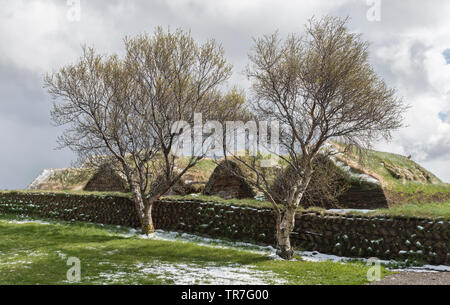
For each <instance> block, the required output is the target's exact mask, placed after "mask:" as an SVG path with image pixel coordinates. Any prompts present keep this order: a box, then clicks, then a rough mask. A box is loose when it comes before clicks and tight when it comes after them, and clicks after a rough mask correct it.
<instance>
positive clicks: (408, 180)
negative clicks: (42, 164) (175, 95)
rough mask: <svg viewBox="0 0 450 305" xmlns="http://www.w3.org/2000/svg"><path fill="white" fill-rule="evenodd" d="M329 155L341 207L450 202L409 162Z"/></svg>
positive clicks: (195, 186)
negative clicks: (343, 186) (340, 184)
mask: <svg viewBox="0 0 450 305" xmlns="http://www.w3.org/2000/svg"><path fill="white" fill-rule="evenodd" d="M327 149H330V150H332V151H333V152H334V154H333V156H332V157H331V159H332V160H333V161H334V163H335V165H336V166H337V167H338V168H340V169H341V170H342V172H343V173H344V174H345V176H346V177H347V178H346V180H347V181H346V182H347V183H348V191H347V192H346V193H345V194H343V195H342V196H341V197H340V198H339V203H340V205H341V206H342V207H346V208H369V209H372V208H383V207H388V206H392V205H397V204H405V203H423V202H432V201H433V202H443V201H446V200H450V185H449V184H446V183H443V182H442V181H441V180H440V179H439V178H438V177H436V176H435V175H434V174H433V173H431V172H429V171H428V170H426V169H424V168H423V167H421V166H420V165H419V164H417V163H416V162H414V161H413V160H410V159H408V158H407V157H404V156H401V155H397V154H392V153H386V152H379V151H375V150H364V149H361V150H358V151H357V150H356V149H349V150H346V151H344V147H343V146H342V145H340V144H337V143H330V144H328V145H327ZM184 163H185V160H183V159H180V160H179V161H178V166H179V167H182V166H183V165H184ZM215 167H216V163H215V162H214V161H212V160H208V159H205V160H202V161H200V162H199V164H197V166H195V167H194V168H192V169H190V170H189V172H188V173H187V174H186V175H185V176H184V177H183V182H182V184H183V185H184V186H187V187H185V188H184V189H185V190H186V192H187V193H190V192H194V193H200V192H202V191H203V189H204V187H205V185H206V184H207V182H208V180H209V178H210V176H211V174H212V173H213V171H214V169H215ZM97 176H98V172H96V171H94V170H92V169H87V168H71V169H52V170H44V171H43V172H42V174H41V175H39V177H37V178H36V179H35V180H34V181H33V183H31V184H30V186H29V187H28V189H29V190H51V191H55V190H63V191H64V190H66V191H81V190H86V189H89V190H91V191H92V190H94V191H96V189H91V188H87V187H86V186H88V185H92V184H93V183H92V180H93V179H97ZM109 177H110V176H106V177H103V181H106V182H107V181H108V179H109ZM90 181H91V182H90ZM104 183H105V182H104ZM94 184H95V183H94ZM98 191H109V190H108V189H107V188H104V189H98ZM180 195H183V194H181V193H180Z"/></svg>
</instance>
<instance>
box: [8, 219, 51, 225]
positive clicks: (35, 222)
mask: <svg viewBox="0 0 450 305" xmlns="http://www.w3.org/2000/svg"><path fill="white" fill-rule="evenodd" d="M0 221H3V222H6V223H11V224H19V225H21V224H30V223H33V224H40V225H49V224H51V223H49V222H46V221H41V220H6V221H5V220H0Z"/></svg>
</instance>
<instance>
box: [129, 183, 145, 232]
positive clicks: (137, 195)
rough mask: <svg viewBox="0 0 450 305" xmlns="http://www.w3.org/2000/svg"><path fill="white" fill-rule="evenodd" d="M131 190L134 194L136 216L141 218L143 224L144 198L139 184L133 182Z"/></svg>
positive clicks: (140, 222)
mask: <svg viewBox="0 0 450 305" xmlns="http://www.w3.org/2000/svg"><path fill="white" fill-rule="evenodd" d="M131 192H132V194H133V203H134V208H135V210H136V217H137V218H138V219H139V224H140V225H141V226H143V224H144V218H145V215H144V199H143V198H142V195H141V192H140V190H139V186H137V185H136V184H134V183H132V184H131Z"/></svg>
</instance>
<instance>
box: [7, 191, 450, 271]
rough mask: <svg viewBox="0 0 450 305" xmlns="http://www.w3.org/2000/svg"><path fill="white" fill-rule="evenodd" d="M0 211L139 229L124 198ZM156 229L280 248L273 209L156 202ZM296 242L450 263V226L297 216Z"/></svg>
mask: <svg viewBox="0 0 450 305" xmlns="http://www.w3.org/2000/svg"><path fill="white" fill-rule="evenodd" d="M0 213H4V214H18V215H24V216H33V217H40V218H54V219H60V220H65V221H87V222H95V223H102V224H107V225H122V226H129V227H134V228H138V227H139V221H138V219H137V218H136V214H135V212H134V208H133V204H132V203H131V201H130V200H129V199H128V198H127V197H114V196H94V195H66V194H48V193H4V194H0ZM153 215H154V221H155V227H156V228H157V229H164V230H174V231H182V232H187V233H195V234H200V235H205V236H210V237H217V238H229V239H232V240H239V241H249V242H255V243H258V244H266V245H275V243H276V239H275V221H274V217H273V212H272V210H267V209H254V208H248V207H236V206H231V205H225V204H216V203H212V202H209V203H208V202H200V201H195V200H194V201H165V200H162V201H159V202H157V203H156V204H155V206H154V212H153ZM292 242H293V244H294V245H295V246H296V247H297V248H299V249H303V250H309V251H319V252H322V253H329V254H335V255H341V256H348V257H378V258H380V259H396V260H398V259H401V260H406V259H408V260H410V261H414V260H416V261H422V262H425V263H430V264H447V265H450V221H449V220H430V219H421V218H405V217H365V216H343V215H337V214H320V213H299V214H298V215H297V225H296V228H295V231H294V232H293V234H292Z"/></svg>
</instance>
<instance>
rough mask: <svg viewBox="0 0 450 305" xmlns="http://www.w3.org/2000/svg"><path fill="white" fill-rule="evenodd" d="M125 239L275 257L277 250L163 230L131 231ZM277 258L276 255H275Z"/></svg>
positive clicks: (269, 247)
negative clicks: (207, 247) (231, 250)
mask: <svg viewBox="0 0 450 305" xmlns="http://www.w3.org/2000/svg"><path fill="white" fill-rule="evenodd" d="M121 235H122V236H125V237H138V238H142V239H151V240H164V241H178V242H192V243H196V244H198V245H200V246H209V247H215V248H221V249H238V250H245V251H249V252H253V253H258V254H266V255H267V254H268V255H271V257H272V255H275V252H276V249H275V248H273V247H271V246H259V245H256V244H252V243H246V242H236V241H227V240H223V239H215V238H209V237H202V236H198V235H193V234H188V233H180V232H169V231H163V230H156V231H155V233H153V234H150V235H149V236H146V235H143V234H140V231H139V230H136V229H130V230H129V233H126V234H121ZM275 256H276V255H275Z"/></svg>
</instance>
